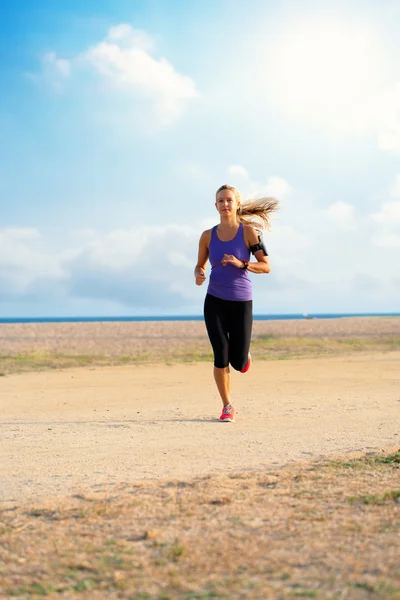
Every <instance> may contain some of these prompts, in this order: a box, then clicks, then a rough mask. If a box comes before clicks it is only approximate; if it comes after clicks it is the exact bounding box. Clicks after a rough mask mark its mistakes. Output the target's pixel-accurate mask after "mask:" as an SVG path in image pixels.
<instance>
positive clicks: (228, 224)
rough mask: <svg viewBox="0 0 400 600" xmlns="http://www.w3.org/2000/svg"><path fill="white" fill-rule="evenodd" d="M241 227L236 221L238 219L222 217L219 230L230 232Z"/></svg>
mask: <svg viewBox="0 0 400 600" xmlns="http://www.w3.org/2000/svg"><path fill="white" fill-rule="evenodd" d="M239 225H240V222H239V221H238V220H237V219H236V217H235V218H233V219H229V218H223V217H221V219H220V223H219V225H218V228H219V229H220V230H225V231H228V230H232V229H237V228H238V227H239Z"/></svg>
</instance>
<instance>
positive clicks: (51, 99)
mask: <svg viewBox="0 0 400 600" xmlns="http://www.w3.org/2000/svg"><path fill="white" fill-rule="evenodd" d="M7 4H9V6H7ZM0 11H1V12H0V81H1V88H0V89H1V94H0V207H1V211H0V314H1V315H2V316H6V317H7V316H9V317H11V316H75V315H81V316H93V315H152V314H155V315H163V314H165V315H170V314H201V311H202V303H203V298H204V294H205V292H206V289H205V286H203V287H202V288H198V287H196V286H195V285H194V279H193V267H194V264H195V262H196V258H197V245H198V239H199V236H200V234H201V232H202V231H203V230H204V229H205V228H206V227H209V226H211V225H212V224H214V223H215V222H217V219H216V216H217V214H216V211H215V208H214V192H215V190H216V189H217V188H218V187H219V186H220V185H221V184H222V183H231V184H232V185H235V186H237V187H238V188H239V190H240V191H241V192H242V196H243V199H245V198H247V197H248V198H251V197H255V196H257V195H265V194H270V195H275V196H276V197H277V198H278V199H279V200H280V202H281V210H280V213H279V215H278V216H277V217H276V218H275V219H274V221H273V227H272V231H271V232H267V233H266V234H265V240H266V244H267V246H268V249H269V252H270V261H271V266H272V270H271V274H270V275H268V276H261V275H259V276H255V275H253V276H252V278H253V283H254V310H255V312H256V313H259V314H260V313H287V312H290V313H293V312H296V313H299V312H300V313H303V312H353V311H354V312H391V311H398V310H399V307H400V266H399V265H400V260H399V257H400V42H399V41H398V31H399V27H400V0H396V1H390V0H388V1H387V2H385V3H383V4H380V3H379V2H378V1H370V2H366V1H363V2H361V1H360V2H358V1H357V0H355V1H353V2H351V3H348V2H341V1H335V2H333V1H332V2H331V1H320V2H318V3H315V2H307V1H302V0H298V1H296V2H294V1H284V0H281V1H278V0H271V1H268V2H266V1H265V0H263V1H258V0H249V1H248V2H246V3H243V2H241V1H239V0H220V1H217V0H213V1H211V0H201V1H200V0H193V1H191V2H186V1H183V0H181V1H177V0H169V1H168V2H167V1H161V0H158V1H156V0H154V1H152V0H146V1H144V0H143V1H141V2H135V1H132V0H131V1H127V0H126V1H123V0H119V1H118V0H113V1H112V2H111V0H109V1H105V0H99V1H97V2H92V1H90V0H89V1H87V2H85V3H81V2H78V1H75V0H70V1H68V2H66V1H60V2H57V3H54V2H51V1H50V0H38V1H37V2H35V3H32V2H28V1H27V0H20V1H18V0H16V1H15V2H13V3H5V2H3V3H1V4H0Z"/></svg>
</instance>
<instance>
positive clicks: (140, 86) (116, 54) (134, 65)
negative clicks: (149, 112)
mask: <svg viewBox="0 0 400 600" xmlns="http://www.w3.org/2000/svg"><path fill="white" fill-rule="evenodd" d="M152 49H153V43H152V40H151V39H150V37H149V36H148V35H147V33H146V32H144V31H141V30H135V29H133V28H132V27H131V26H130V25H128V24H121V25H118V26H115V27H112V28H111V29H110V30H109V32H108V35H107V37H106V39H105V40H104V41H102V42H100V43H99V44H97V45H95V46H93V47H92V48H90V49H89V50H88V51H87V52H86V53H85V54H84V56H85V58H86V60H87V61H88V63H89V64H90V65H92V66H93V67H94V68H95V70H96V71H97V72H98V73H99V74H100V75H101V76H102V77H104V78H105V80H106V81H108V82H109V83H110V85H111V86H112V87H114V88H117V89H118V90H119V91H120V92H123V93H133V94H134V95H137V96H138V97H140V98H141V99H144V100H145V101H146V102H150V103H151V105H152V108H153V112H154V114H155V116H156V117H157V120H158V121H159V122H160V123H162V124H169V123H171V122H172V121H174V120H175V119H176V118H177V117H178V116H179V115H180V113H181V111H182V110H183V108H184V106H185V105H186V103H187V102H188V101H190V100H193V99H194V98H196V97H197V96H198V92H197V90H196V85H195V83H194V81H193V80H192V79H191V78H190V77H187V76H185V75H181V74H180V73H178V72H177V71H176V70H175V68H174V67H173V65H172V64H171V63H170V62H168V61H167V59H166V58H164V57H161V58H156V57H154V56H152V55H151V54H150V52H151V51H152Z"/></svg>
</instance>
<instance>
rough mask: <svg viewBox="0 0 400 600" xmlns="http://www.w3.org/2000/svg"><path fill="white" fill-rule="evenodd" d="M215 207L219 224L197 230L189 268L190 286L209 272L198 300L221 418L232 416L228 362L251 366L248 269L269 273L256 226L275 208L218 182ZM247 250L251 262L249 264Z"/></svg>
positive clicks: (269, 201)
mask: <svg viewBox="0 0 400 600" xmlns="http://www.w3.org/2000/svg"><path fill="white" fill-rule="evenodd" d="M215 206H216V209H217V211H218V212H219V216H220V222H219V225H216V226H215V227H213V228H212V229H208V230H207V231H204V232H203V233H202V234H201V237H200V242H199V255H198V260H197V265H196V267H195V270H194V275H195V278H196V285H203V283H204V281H205V279H206V275H205V274H206V265H207V262H208V260H210V263H211V275H210V281H209V285H208V289H207V295H206V298H205V302H204V319H205V323H206V328H207V333H208V337H209V339H210V342H211V345H212V348H213V351H214V379H215V382H216V384H217V388H218V392H219V394H220V396H221V399H222V403H223V409H222V414H221V416H220V420H221V421H226V422H231V421H234V420H235V409H234V407H233V405H232V404H231V376H230V370H229V365H231V366H232V367H233V368H234V369H235V370H236V371H240V372H241V373H246V371H248V369H249V367H250V364H251V356H250V352H249V349H250V340H251V329H252V324H253V302H252V285H251V280H250V278H249V275H248V273H249V272H250V273H269V272H270V265H269V259H268V253H267V250H266V248H265V246H264V243H263V241H262V238H261V235H260V232H259V231H258V230H257V229H256V226H257V227H260V225H261V227H265V226H266V227H268V228H269V227H270V213H271V212H272V211H274V210H277V208H278V201H277V200H275V199H273V198H261V199H259V200H254V201H251V202H247V203H245V204H242V203H241V200H240V194H239V192H238V190H237V189H236V188H234V187H232V186H230V185H222V186H221V187H220V188H219V189H218V190H217V192H216V202H215ZM250 254H253V255H254V257H255V258H256V261H252V262H249V260H250Z"/></svg>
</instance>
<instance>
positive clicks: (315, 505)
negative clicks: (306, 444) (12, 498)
mask: <svg viewBox="0 0 400 600" xmlns="http://www.w3.org/2000/svg"><path fill="white" fill-rule="evenodd" d="M399 467H400V451H397V452H396V451H393V452H391V453H380V454H364V455H362V456H358V457H356V458H346V459H345V460H344V459H342V458H341V459H338V460H330V461H324V462H319V463H314V464H307V465H294V466H291V467H286V468H284V469H279V470H278V469H277V470H269V471H266V472H242V473H236V474H234V475H231V476H213V477H209V478H203V479H197V480H193V481H181V482H180V481H178V482H164V483H161V484H159V483H140V484H137V485H134V484H124V485H120V486H119V487H117V488H114V489H112V490H106V489H104V488H99V489H98V492H97V493H95V494H91V495H79V496H75V497H69V498H67V499H64V500H59V499H58V500H56V501H53V502H48V503H47V504H46V505H33V506H29V507H27V506H25V507H9V508H8V510H3V511H2V513H0V515H1V521H0V534H1V546H0V548H1V554H0V591H1V593H2V595H1V597H2V598H21V599H25V598H36V597H40V596H46V597H48V598H69V599H75V598H82V599H84V598H85V599H93V600H96V599H100V598H126V599H128V598H129V599H131V600H139V599H142V600H143V599H146V598H147V599H149V600H150V599H151V600H175V599H176V600H181V599H182V600H183V599H185V600H195V599H200V598H203V599H204V598H224V599H228V600H234V599H244V598H246V599H266V598H320V599H326V598H331V599H338V600H339V599H341V598H350V599H354V600H358V599H360V600H363V599H387V598H391V599H396V598H397V599H398V598H400V562H399V552H398V551H399V539H400V537H399V536H400V501H399V500H400V469H399Z"/></svg>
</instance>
